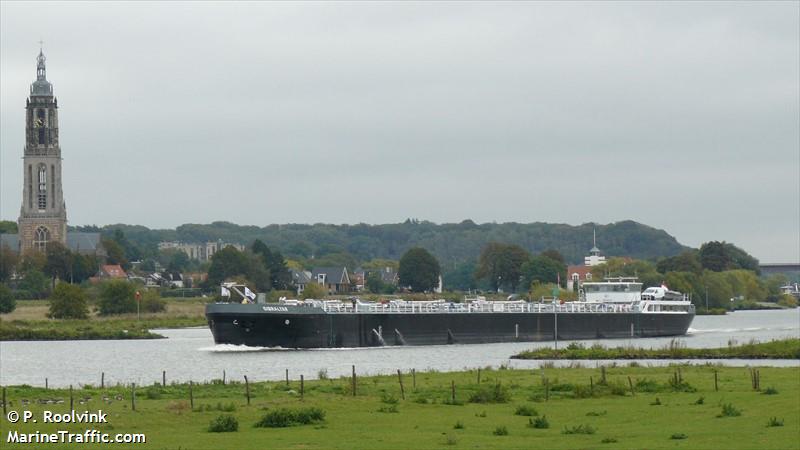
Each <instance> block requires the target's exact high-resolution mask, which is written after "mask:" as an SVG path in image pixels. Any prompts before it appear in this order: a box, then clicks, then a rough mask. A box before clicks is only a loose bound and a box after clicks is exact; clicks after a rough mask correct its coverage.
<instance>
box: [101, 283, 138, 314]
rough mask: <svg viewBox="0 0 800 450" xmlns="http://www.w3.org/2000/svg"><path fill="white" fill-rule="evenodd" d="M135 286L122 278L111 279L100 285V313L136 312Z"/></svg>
mask: <svg viewBox="0 0 800 450" xmlns="http://www.w3.org/2000/svg"><path fill="white" fill-rule="evenodd" d="M135 296H136V288H135V287H134V285H132V284H131V283H128V282H127V281H123V280H112V281H107V282H105V283H103V285H102V286H101V287H100V301H99V305H98V306H99V307H100V314H101V315H104V316H107V315H111V314H125V313H133V312H136V298H135Z"/></svg>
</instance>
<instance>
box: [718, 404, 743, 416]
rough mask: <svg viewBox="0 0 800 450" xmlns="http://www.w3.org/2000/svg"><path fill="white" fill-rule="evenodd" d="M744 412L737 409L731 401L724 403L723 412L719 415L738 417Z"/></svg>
mask: <svg viewBox="0 0 800 450" xmlns="http://www.w3.org/2000/svg"><path fill="white" fill-rule="evenodd" d="M741 415H742V412H741V411H740V410H738V409H736V408H735V407H734V406H733V405H731V404H730V403H726V404H724V405H722V413H720V414H719V415H718V416H717V417H736V416H741Z"/></svg>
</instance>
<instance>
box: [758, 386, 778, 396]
mask: <svg viewBox="0 0 800 450" xmlns="http://www.w3.org/2000/svg"><path fill="white" fill-rule="evenodd" d="M762 394H764V395H777V394H778V390H777V389H775V388H774V387H772V386H770V387H768V388H766V389H764V392H762Z"/></svg>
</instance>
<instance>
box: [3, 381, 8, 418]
mask: <svg viewBox="0 0 800 450" xmlns="http://www.w3.org/2000/svg"><path fill="white" fill-rule="evenodd" d="M7 408H8V402H7V401H6V388H5V386H4V387H3V417H7V414H8V413H7V412H6V409H7Z"/></svg>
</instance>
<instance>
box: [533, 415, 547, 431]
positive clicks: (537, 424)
mask: <svg viewBox="0 0 800 450" xmlns="http://www.w3.org/2000/svg"><path fill="white" fill-rule="evenodd" d="M528 427H529V428H540V429H543V428H550V422H548V421H547V416H542V417H537V418H535V419H528Z"/></svg>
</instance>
